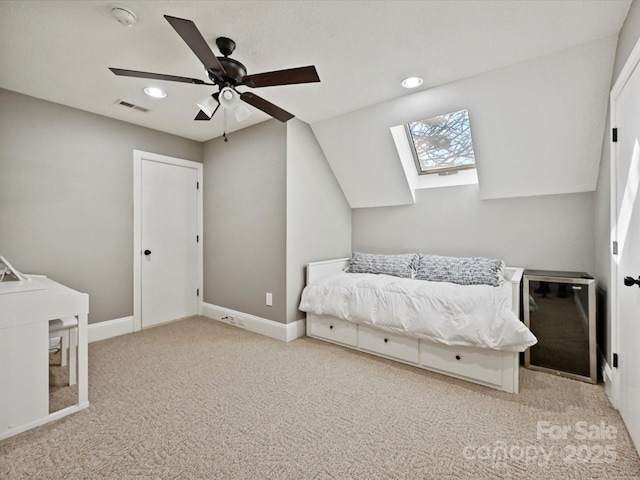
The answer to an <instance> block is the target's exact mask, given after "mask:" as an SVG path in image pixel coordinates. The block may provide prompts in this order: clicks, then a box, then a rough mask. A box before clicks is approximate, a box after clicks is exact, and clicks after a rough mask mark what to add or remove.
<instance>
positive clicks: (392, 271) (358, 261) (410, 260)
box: [347, 252, 418, 278]
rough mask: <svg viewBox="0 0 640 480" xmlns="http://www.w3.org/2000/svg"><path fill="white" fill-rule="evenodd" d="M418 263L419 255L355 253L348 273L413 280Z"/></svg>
mask: <svg viewBox="0 0 640 480" xmlns="http://www.w3.org/2000/svg"><path fill="white" fill-rule="evenodd" d="M417 263H418V254H417V253H406V254H401V255H378V254H375V253H360V252H353V254H352V255H351V260H350V262H349V270H347V271H348V272H349V273H375V274H384V275H393V276H395V277H403V278H411V277H412V276H413V272H414V269H415V268H416V265H417Z"/></svg>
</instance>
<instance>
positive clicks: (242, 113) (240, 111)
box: [233, 104, 251, 123]
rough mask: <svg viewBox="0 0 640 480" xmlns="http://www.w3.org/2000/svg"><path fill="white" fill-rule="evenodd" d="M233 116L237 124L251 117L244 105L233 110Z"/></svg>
mask: <svg viewBox="0 0 640 480" xmlns="http://www.w3.org/2000/svg"><path fill="white" fill-rule="evenodd" d="M233 114H234V115H235V116H236V121H237V122H238V123H239V122H242V121H243V120H246V119H247V118H249V117H250V116H251V110H250V109H249V108H248V107H246V106H245V105H243V104H240V105H238V106H237V107H236V108H235V109H234V110H233Z"/></svg>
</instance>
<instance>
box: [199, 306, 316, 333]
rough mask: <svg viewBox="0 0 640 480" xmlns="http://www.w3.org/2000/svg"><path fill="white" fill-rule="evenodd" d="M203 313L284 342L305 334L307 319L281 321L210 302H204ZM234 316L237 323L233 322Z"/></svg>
mask: <svg viewBox="0 0 640 480" xmlns="http://www.w3.org/2000/svg"><path fill="white" fill-rule="evenodd" d="M201 314H202V315H204V316H205V317H209V318H212V319H214V320H218V321H219V322H223V323H226V324H228V325H234V326H236V327H238V328H243V329H245V330H249V331H250V332H254V333H259V334H260V335H264V336H266V337H271V338H275V339H276V340H281V341H283V342H290V341H292V340H295V339H296V338H299V337H303V336H304V335H305V321H304V320H297V321H295V322H292V323H287V324H284V323H280V322H274V321H273V320H268V319H266V318H262V317H256V316H255V315H250V314H248V313H243V312H238V311H236V310H231V309H230V308H225V307H219V306H217V305H212V304H210V303H204V302H203V303H202V310H201ZM230 317H234V321H235V323H232V322H231V318H230Z"/></svg>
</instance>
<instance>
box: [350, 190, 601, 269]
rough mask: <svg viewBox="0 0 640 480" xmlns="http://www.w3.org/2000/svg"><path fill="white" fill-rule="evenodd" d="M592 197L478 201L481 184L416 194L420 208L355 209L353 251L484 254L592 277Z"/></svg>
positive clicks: (570, 196) (534, 267)
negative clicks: (581, 272) (580, 272)
mask: <svg viewBox="0 0 640 480" xmlns="http://www.w3.org/2000/svg"><path fill="white" fill-rule="evenodd" d="M593 199H594V194H593V193H576V194H569V195H545V196H540V197H522V198H510V199H496V200H481V199H480V195H479V191H478V186H477V185H464V186H459V187H448V188H434V189H423V190H418V192H417V195H416V204H415V205H407V206H395V207H379V208H361V209H356V210H354V211H353V249H354V250H355V251H364V252H374V253H406V252H419V253H434V254H439V255H451V256H486V257H493V258H501V259H503V260H504V261H505V262H506V263H507V265H511V266H518V267H525V268H531V269H545V270H569V271H585V272H589V273H591V274H593V269H594V236H593Z"/></svg>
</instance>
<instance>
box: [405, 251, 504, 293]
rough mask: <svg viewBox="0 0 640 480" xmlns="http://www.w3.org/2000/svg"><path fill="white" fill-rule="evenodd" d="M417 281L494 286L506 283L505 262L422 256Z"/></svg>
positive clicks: (481, 258) (477, 258)
mask: <svg viewBox="0 0 640 480" xmlns="http://www.w3.org/2000/svg"><path fill="white" fill-rule="evenodd" d="M415 278H416V279H418V280H429V281H431V282H449V283H457V284H458V285H492V286H494V287H497V286H499V285H502V284H503V283H504V262H503V261H502V260H498V259H495V258H484V257H441V256H439V255H420V259H419V261H418V271H417V272H416V277H415Z"/></svg>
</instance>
